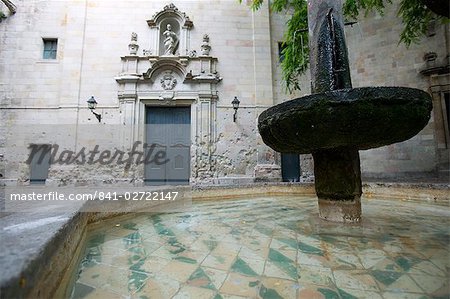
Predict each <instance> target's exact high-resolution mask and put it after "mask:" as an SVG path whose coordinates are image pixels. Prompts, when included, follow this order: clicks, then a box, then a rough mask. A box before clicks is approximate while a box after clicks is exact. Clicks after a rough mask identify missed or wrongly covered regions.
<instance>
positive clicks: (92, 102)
mask: <svg viewBox="0 0 450 299" xmlns="http://www.w3.org/2000/svg"><path fill="white" fill-rule="evenodd" d="M87 103H88V108H89V109H91V112H92V113H93V114H94V115H95V117H96V118H97V119H98V122H101V121H102V115H101V114H98V113H95V112H94V110H95V108H96V107H97V101H96V100H95V99H94V96H91V98H90V99H89V100H87Z"/></svg>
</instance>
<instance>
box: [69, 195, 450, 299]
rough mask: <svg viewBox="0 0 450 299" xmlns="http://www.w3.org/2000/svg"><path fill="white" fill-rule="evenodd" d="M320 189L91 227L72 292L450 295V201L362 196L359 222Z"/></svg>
mask: <svg viewBox="0 0 450 299" xmlns="http://www.w3.org/2000/svg"><path fill="white" fill-rule="evenodd" d="M316 205H317V200H316V198H313V197H304V198H299V197H292V196H291V197H289V196H277V197H255V198H250V199H236V200H222V201H205V202H196V203H194V205H193V206H192V208H191V209H190V210H189V211H186V212H181V213H172V214H159V215H154V214H153V215H152V214H144V213H138V214H135V215H134V216H133V218H127V219H125V220H124V219H122V220H120V221H119V220H116V221H115V222H111V221H109V222H105V224H104V225H103V226H102V227H100V228H95V229H92V230H91V231H90V232H89V233H88V236H87V242H86V248H85V249H84V252H83V253H82V257H81V261H80V263H79V265H78V269H77V271H76V274H75V275H76V277H75V278H74V280H75V283H74V286H73V289H72V292H71V296H72V298H142V299H143V298H195V299H199V298H448V297H449V295H450V289H449V279H450V248H449V242H450V230H449V227H450V226H449V223H450V209H449V206H448V202H444V203H441V204H438V203H431V202H423V201H422V202H414V201H400V200H392V199H391V200H383V199H376V200H375V199H365V200H363V210H364V211H363V215H364V219H363V222H362V223H361V224H360V225H342V224H335V223H329V222H325V221H323V220H320V219H319V218H318V216H317V206H316Z"/></svg>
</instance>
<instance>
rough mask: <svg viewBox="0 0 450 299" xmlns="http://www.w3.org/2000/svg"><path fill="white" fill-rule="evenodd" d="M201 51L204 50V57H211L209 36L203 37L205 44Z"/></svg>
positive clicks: (203, 43)
mask: <svg viewBox="0 0 450 299" xmlns="http://www.w3.org/2000/svg"><path fill="white" fill-rule="evenodd" d="M201 49H202V55H204V56H208V55H209V51H211V46H210V45H209V35H208V34H205V35H203V42H202V45H201Z"/></svg>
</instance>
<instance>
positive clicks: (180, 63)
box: [115, 4, 222, 184]
mask: <svg viewBox="0 0 450 299" xmlns="http://www.w3.org/2000/svg"><path fill="white" fill-rule="evenodd" d="M147 24H148V26H149V35H148V36H149V41H145V42H144V44H146V45H149V48H147V49H141V47H140V46H139V41H138V35H137V34H136V33H132V34H131V42H130V43H129V45H128V47H129V54H127V55H126V56H122V57H121V60H122V70H121V72H120V73H119V75H118V76H117V77H115V80H116V81H117V82H118V97H119V103H120V112H121V124H123V132H122V135H121V136H122V137H121V138H122V140H121V143H122V144H124V145H125V146H128V147H131V146H132V144H133V143H134V142H136V141H143V142H146V141H149V142H150V143H152V142H153V140H152V139H151V138H150V139H147V137H148V136H147V135H146V134H147V132H148V130H147V129H146V128H145V127H146V124H147V123H148V121H151V120H149V119H147V115H152V111H157V110H156V108H148V107H159V108H160V109H163V110H160V111H163V112H161V113H162V114H161V115H163V114H164V113H165V112H167V111H170V110H164V109H175V110H174V111H181V108H183V107H184V108H183V109H188V110H190V114H189V118H185V120H187V119H189V128H190V134H187V133H185V135H186V136H190V159H191V160H190V163H189V164H188V165H189V166H190V167H188V168H185V167H184V168H183V171H184V172H183V173H184V174H183V175H184V176H183V180H182V181H183V183H186V178H185V171H186V169H189V172H190V175H189V177H188V182H189V183H194V182H195V181H196V180H202V181H203V180H205V179H209V178H212V177H213V176H214V167H213V160H214V159H213V158H212V154H213V145H214V142H215V138H216V131H217V128H216V114H217V101H218V91H217V85H218V84H219V82H220V81H221V80H222V78H221V77H220V76H219V73H218V71H217V62H218V59H217V58H216V57H212V56H210V51H211V46H210V43H209V36H208V35H207V34H202V35H201V36H202V37H203V39H202V43H201V44H199V45H198V48H197V49H192V48H191V46H190V34H191V33H190V31H191V29H192V27H193V22H192V21H191V20H190V19H189V17H188V16H187V15H186V14H185V13H184V12H180V11H179V10H178V9H177V8H176V7H175V5H173V4H170V5H167V6H165V7H164V9H163V10H162V11H160V12H157V13H155V14H154V15H153V16H152V18H151V19H150V20H147ZM186 107H190V108H186ZM147 109H149V110H147ZM177 109H180V110H177ZM148 111H150V112H149V113H147V112H148ZM155 113H158V112H155ZM177 113H178V112H177ZM186 115H187V114H186ZM160 117H161V119H163V118H165V117H166V116H164V117H163V116H160ZM167 117H169V116H167ZM186 117H187V116H186ZM150 125H152V123H150ZM153 129H154V128H152V127H151V128H150V131H151V130H153ZM186 130H188V129H186ZM186 132H187V131H186ZM166 141H167V140H166ZM166 141H165V142H166ZM183 142H185V141H183ZM180 157H183V159H184V157H185V153H183V154H182V155H181V156H180ZM180 161H181V160H180V159H178V162H180ZM173 162H176V161H175V160H174V161H173ZM184 162H185V161H184V160H183V163H184ZM183 165H184V164H183ZM153 166H155V165H153ZM159 171H160V172H161V173H162V172H163V170H162V169H160V170H159ZM164 171H166V174H165V175H167V169H166V170H164ZM180 171H181V170H180ZM136 173H137V175H136V176H137V177H136V179H137V180H141V179H142V180H144V181H145V182H148V181H155V180H156V176H157V175H156V173H157V172H156V170H155V169H154V173H155V177H153V174H152V172H151V171H150V170H149V169H145V167H140V168H138V169H137V170H136ZM158 175H162V174H158ZM171 177H172V176H171V175H169V179H167V177H166V176H164V178H163V183H164V184H165V183H167V182H169V181H168V180H171ZM153 183H155V182H153Z"/></svg>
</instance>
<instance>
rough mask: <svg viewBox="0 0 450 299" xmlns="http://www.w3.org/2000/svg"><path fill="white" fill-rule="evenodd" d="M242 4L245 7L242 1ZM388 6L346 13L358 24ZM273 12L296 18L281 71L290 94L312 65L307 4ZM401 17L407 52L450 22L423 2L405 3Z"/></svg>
mask: <svg viewBox="0 0 450 299" xmlns="http://www.w3.org/2000/svg"><path fill="white" fill-rule="evenodd" d="M238 1H239V2H240V3H242V0H238ZM263 1H264V0H252V1H251V3H250V8H251V9H252V10H258V9H259V8H260V7H261V5H262V4H263ZM444 1H445V0H444ZM387 4H392V0H345V1H344V3H343V13H344V16H345V17H346V18H349V19H354V20H356V19H358V17H359V16H360V13H361V12H364V16H367V15H368V14H369V13H370V12H373V11H376V12H378V13H379V14H380V15H384V12H385V10H386V5H387ZM271 9H272V11H275V12H281V11H287V12H289V13H291V14H292V16H291V18H290V19H289V21H288V22H287V31H286V33H285V36H284V40H285V41H284V43H283V51H282V55H283V56H284V59H283V61H282V62H281V68H282V71H283V81H284V82H285V85H286V89H287V90H288V91H289V92H292V91H293V90H300V85H299V83H300V82H299V78H300V76H301V75H303V74H304V73H305V72H306V70H307V69H308V63H309V50H308V33H307V31H303V30H301V29H307V28H308V17H307V15H308V12H307V1H306V0H273V1H271ZM397 15H398V16H399V17H400V18H401V19H402V23H403V26H404V27H403V30H402V32H401V33H400V40H399V44H400V43H403V44H405V46H406V47H407V48H408V47H409V46H410V45H411V43H419V42H420V39H421V37H423V36H425V35H426V34H427V32H428V28H429V27H430V26H431V25H432V24H433V22H435V21H441V22H443V23H445V22H448V21H449V19H448V18H446V17H443V16H439V15H436V14H434V13H433V12H432V11H431V10H430V9H429V8H428V7H427V6H426V5H425V4H424V2H423V0H401V1H400V7H399V10H398V12H397Z"/></svg>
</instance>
